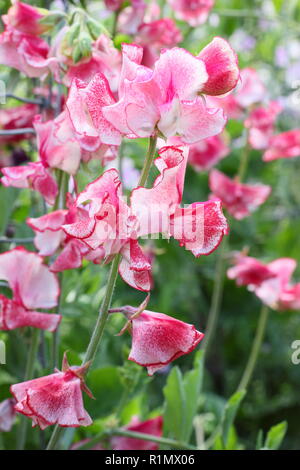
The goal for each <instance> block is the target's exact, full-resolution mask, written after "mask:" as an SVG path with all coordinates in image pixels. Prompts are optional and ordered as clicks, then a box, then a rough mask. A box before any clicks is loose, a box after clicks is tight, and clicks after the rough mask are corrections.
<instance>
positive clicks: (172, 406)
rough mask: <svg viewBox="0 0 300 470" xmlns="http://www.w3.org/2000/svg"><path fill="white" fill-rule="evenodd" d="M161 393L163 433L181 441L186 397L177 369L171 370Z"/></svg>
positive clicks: (183, 430)
mask: <svg viewBox="0 0 300 470" xmlns="http://www.w3.org/2000/svg"><path fill="white" fill-rule="evenodd" d="M163 392H164V396H165V406H164V433H165V434H166V435H168V436H170V437H173V438H175V439H177V440H178V441H181V440H182V439H183V436H184V433H185V417H186V397H185V390H184V384H183V379H182V374H181V372H180V369H179V368H178V367H174V368H173V369H172V371H171V373H170V374H169V377H168V380H167V384H166V386H165V387H164V389H163Z"/></svg>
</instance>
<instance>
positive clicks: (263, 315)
mask: <svg viewBox="0 0 300 470" xmlns="http://www.w3.org/2000/svg"><path fill="white" fill-rule="evenodd" d="M268 316H269V308H268V307H267V306H266V305H263V306H262V309H261V312H260V316H259V320H258V325H257V330H256V334H255V338H254V341H253V344H252V349H251V353H250V356H249V359H248V363H247V366H246V369H245V371H244V374H243V377H242V379H241V381H240V384H239V386H238V388H237V390H238V391H239V390H246V389H247V387H248V385H249V382H250V380H251V377H252V374H253V372H254V369H255V365H256V361H257V358H258V355H259V351H260V349H261V345H262V342H263V339H264V335H265V331H266V325H267V320H268Z"/></svg>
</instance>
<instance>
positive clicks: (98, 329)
mask: <svg viewBox="0 0 300 470" xmlns="http://www.w3.org/2000/svg"><path fill="white" fill-rule="evenodd" d="M156 141H157V137H156V136H155V137H150V139H149V148H148V152H147V155H146V159H145V163H144V167H143V170H142V173H141V177H140V181H139V185H140V186H143V185H144V184H145V183H146V182H147V179H148V175H149V171H150V168H151V164H152V162H153V158H154V154H155V150H156ZM120 261H121V255H120V253H119V254H117V255H116V256H115V258H114V260H113V262H112V265H111V268H110V273H109V277H108V281H107V286H106V291H105V295H104V299H103V301H102V304H101V308H100V311H99V315H98V319H97V322H96V325H95V328H94V331H93V333H92V336H91V339H90V342H89V345H88V347H87V350H86V353H85V356H84V360H83V364H86V363H87V362H90V365H91V364H92V363H93V361H94V358H95V355H96V352H97V349H98V347H99V345H100V342H101V338H102V335H103V331H104V327H105V324H106V320H107V317H108V310H109V308H110V304H111V300H112V296H113V291H114V287H115V284H116V280H117V277H118V268H119V264H120ZM62 432H63V428H60V427H59V426H58V425H56V426H55V428H54V431H53V433H52V436H51V438H50V441H49V444H48V446H47V450H54V449H55V448H56V446H57V444H58V441H59V439H60V437H61V434H62Z"/></svg>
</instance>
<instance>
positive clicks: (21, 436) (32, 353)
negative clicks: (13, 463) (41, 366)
mask: <svg viewBox="0 0 300 470" xmlns="http://www.w3.org/2000/svg"><path fill="white" fill-rule="evenodd" d="M39 339H40V330H39V329H33V330H32V337H31V342H30V348H29V352H28V357H27V364H26V370H25V375H24V382H27V380H31V379H33V376H34V366H35V359H36V356H37V352H38V347H39ZM27 426H28V419H27V417H25V416H22V417H21V423H20V427H19V430H18V437H17V449H18V450H23V449H24V447H25V443H26V435H27Z"/></svg>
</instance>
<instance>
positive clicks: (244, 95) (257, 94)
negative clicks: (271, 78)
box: [235, 67, 266, 108]
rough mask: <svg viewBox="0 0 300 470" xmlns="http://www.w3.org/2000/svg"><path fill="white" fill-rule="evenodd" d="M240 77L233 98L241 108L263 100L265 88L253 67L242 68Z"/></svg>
mask: <svg viewBox="0 0 300 470" xmlns="http://www.w3.org/2000/svg"><path fill="white" fill-rule="evenodd" d="M240 78H241V81H240V86H239V87H238V88H237V90H236V94H235V99H236V101H237V103H238V104H239V105H240V106H241V107H242V108H248V107H249V106H252V105H253V104H255V103H260V102H261V101H263V100H264V98H265V96H266V88H265V86H264V84H263V82H262V80H261V79H260V77H259V75H258V73H257V71H256V70H255V69H253V68H251V67H246V68H244V69H242V70H241V76H240Z"/></svg>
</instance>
